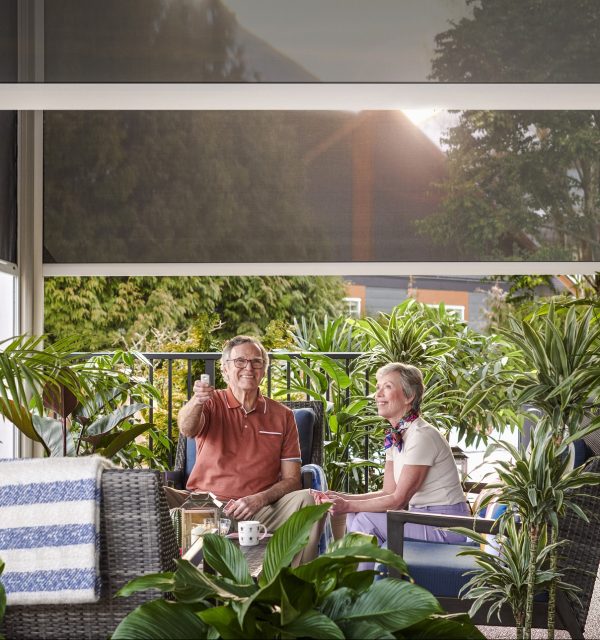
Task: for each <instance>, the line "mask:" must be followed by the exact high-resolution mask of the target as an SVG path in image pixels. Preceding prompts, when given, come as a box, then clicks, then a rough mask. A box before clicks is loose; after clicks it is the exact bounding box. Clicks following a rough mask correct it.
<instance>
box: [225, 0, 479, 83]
mask: <svg viewBox="0 0 600 640" xmlns="http://www.w3.org/2000/svg"><path fill="white" fill-rule="evenodd" d="M224 3H225V4H226V5H227V6H228V7H229V8H230V9H231V10H232V11H233V12H234V13H235V14H236V16H237V19H238V22H239V23H240V24H241V25H242V26H243V27H245V28H246V29H248V30H249V31H251V32H252V33H254V34H255V35H257V36H258V37H260V38H262V39H263V40H265V41H266V42H268V43H269V44H270V45H271V46H273V47H275V48H276V49H278V50H279V51H281V52H282V53H284V54H285V55H287V56H288V57H290V58H291V59H292V60H294V61H295V62H297V63H299V64H300V65H302V66H303V67H304V68H305V69H306V70H307V71H310V72H311V73H312V74H313V75H315V76H316V77H317V78H319V79H320V80H322V81H324V82H335V81H338V82H425V81H426V80H427V75H428V73H429V71H430V64H431V57H432V55H433V51H434V37H435V35H436V34H437V33H440V32H441V31H444V30H446V29H448V28H449V26H450V24H449V20H459V19H460V18H461V17H463V16H465V15H467V9H466V3H465V0H224Z"/></svg>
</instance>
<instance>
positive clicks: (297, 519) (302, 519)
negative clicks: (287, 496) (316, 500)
mask: <svg viewBox="0 0 600 640" xmlns="http://www.w3.org/2000/svg"><path fill="white" fill-rule="evenodd" d="M329 506H330V505H328V504H321V505H315V506H309V507H304V508H303V509H301V510H300V511H297V512H296V513H294V514H293V515H292V516H291V517H290V519H289V520H288V521H287V522H285V523H284V524H283V525H282V526H281V527H279V528H278V529H277V530H276V531H275V533H274V534H273V537H272V538H271V540H269V543H268V545H267V549H266V551H265V559H264V562H263V571H262V574H261V576H260V579H259V583H260V585H261V586H264V585H265V584H267V583H268V582H270V581H271V580H272V579H273V578H274V577H275V576H276V575H277V573H278V571H279V570H280V569H281V568H282V567H285V566H287V565H289V564H290V562H291V561H292V559H293V558H294V556H295V555H296V554H297V553H298V552H299V551H300V550H301V549H303V548H304V547H305V546H306V544H307V543H308V537H309V533H310V530H311V527H312V526H313V524H314V523H315V522H317V521H318V520H320V519H321V518H322V517H323V516H324V515H325V514H326V513H327V511H328V510H329Z"/></svg>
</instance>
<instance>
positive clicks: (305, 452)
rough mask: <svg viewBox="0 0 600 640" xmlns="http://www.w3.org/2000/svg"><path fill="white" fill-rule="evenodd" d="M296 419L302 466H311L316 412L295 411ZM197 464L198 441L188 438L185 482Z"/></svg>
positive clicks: (310, 410)
mask: <svg viewBox="0 0 600 640" xmlns="http://www.w3.org/2000/svg"><path fill="white" fill-rule="evenodd" d="M293 412H294V418H295V420H296V425H297V427H298V436H299V437H300V457H301V458H302V464H309V463H310V461H311V453H312V446H313V433H314V426H315V420H316V414H315V412H314V411H313V410H312V409H310V408H306V409H293ZM195 462H196V440H195V438H187V442H186V449H185V481H186V482H187V479H188V478H189V477H190V473H192V469H193V468H194V464H195Z"/></svg>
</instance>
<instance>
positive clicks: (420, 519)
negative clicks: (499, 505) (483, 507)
mask: <svg viewBox="0 0 600 640" xmlns="http://www.w3.org/2000/svg"><path fill="white" fill-rule="evenodd" d="M407 522H410V523H413V524H423V525H427V526H430V527H441V528H444V529H447V528H448V527H464V528H465V529H471V531H477V532H478V533H491V532H492V530H493V529H494V528H497V521H496V520H492V519H491V518H477V517H473V516H449V515H444V514H441V513H418V512H416V511H406V510H400V511H388V512H387V524H388V546H389V548H390V549H391V550H392V551H395V552H396V553H398V554H400V555H402V552H403V551H404V525H405V524H406V523H407Z"/></svg>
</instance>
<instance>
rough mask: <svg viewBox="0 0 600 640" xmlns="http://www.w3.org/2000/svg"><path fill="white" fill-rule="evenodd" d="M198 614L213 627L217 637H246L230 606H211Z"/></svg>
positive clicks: (227, 639)
mask: <svg viewBox="0 0 600 640" xmlns="http://www.w3.org/2000/svg"><path fill="white" fill-rule="evenodd" d="M198 615H199V616H200V618H202V620H203V621H204V622H206V624H208V625H211V626H212V627H214V628H215V629H216V631H217V632H218V635H219V637H221V638H224V639H225V640H229V639H231V640H233V639H234V638H240V639H244V638H247V637H248V634H247V633H245V632H244V630H243V629H242V627H241V626H240V624H239V622H238V619H237V615H236V612H235V611H234V610H233V609H232V608H231V607H228V606H220V607H211V608H210V609H205V610H204V611H201V612H200V613H199V614H198Z"/></svg>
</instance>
